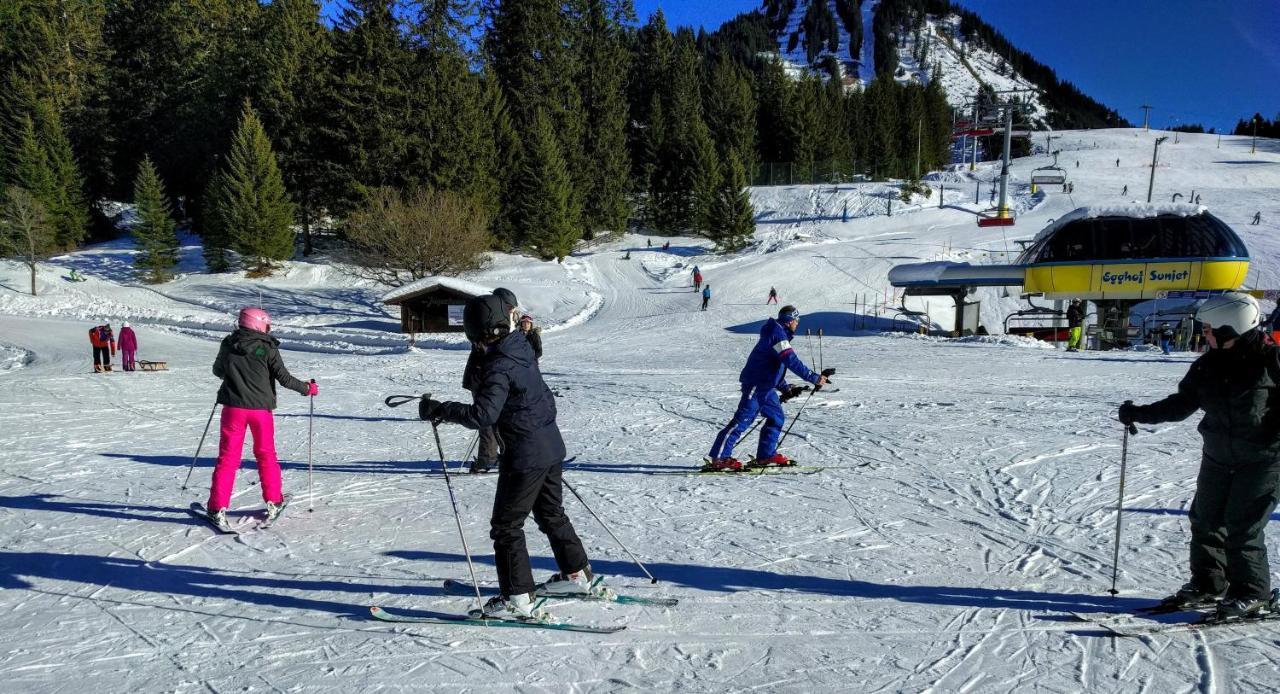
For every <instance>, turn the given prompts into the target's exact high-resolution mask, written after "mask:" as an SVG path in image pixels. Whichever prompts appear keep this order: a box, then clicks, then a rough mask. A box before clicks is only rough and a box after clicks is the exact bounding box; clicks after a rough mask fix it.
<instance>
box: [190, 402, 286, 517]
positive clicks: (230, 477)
mask: <svg viewBox="0 0 1280 694" xmlns="http://www.w3.org/2000/svg"><path fill="white" fill-rule="evenodd" d="M221 429H222V438H221V440H220V441H219V442H218V464H217V465H215V466H214V467H213V484H212V485H211V486H210V487H209V510H211V511H219V510H221V509H224V508H227V507H228V506H230V505H231V490H232V489H233V488H234V487H235V486H236V471H237V470H239V469H240V456H241V451H242V450H243V449H244V432H245V429H248V430H249V431H250V432H252V433H253V457H254V458H256V459H257V461H258V479H259V480H261V481H262V500H263V501H270V502H272V503H277V504H278V503H280V502H281V501H282V500H283V499H284V497H283V496H282V495H281V492H280V463H279V462H278V461H277V459H276V425H275V421H274V420H273V419H272V418H271V410H247V409H244V408H243V407H228V406H226V405H223V407H222V421H221Z"/></svg>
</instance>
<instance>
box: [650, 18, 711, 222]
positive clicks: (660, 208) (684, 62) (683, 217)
mask: <svg viewBox="0 0 1280 694" xmlns="http://www.w3.org/2000/svg"><path fill="white" fill-rule="evenodd" d="M699 68H700V65H699V60H698V53H697V46H696V44H695V42H694V37H693V34H692V32H690V31H688V30H685V29H682V30H681V31H680V33H679V34H678V35H677V36H676V47H675V52H674V54H673V56H672V60H671V70H670V74H669V75H668V77H667V80H668V84H669V92H668V98H667V104H666V107H665V108H664V115H665V117H666V123H665V126H666V127H665V129H666V132H665V137H664V141H663V148H662V150H661V151H660V153H659V157H658V161H657V165H656V172H655V174H656V176H657V179H658V181H659V182H660V187H659V190H660V193H661V195H660V196H659V197H658V200H657V201H656V202H657V205H656V207H657V213H658V220H659V227H660V228H663V229H689V228H693V227H694V226H695V224H696V220H695V218H694V206H693V189H694V178H695V171H696V165H695V162H694V157H695V154H694V152H695V146H694V138H695V137H697V130H698V129H699V128H702V129H703V130H705V127H706V126H705V124H704V123H703V121H702V96H701V93H700V91H699V87H700V84H701V74H700V72H699Z"/></svg>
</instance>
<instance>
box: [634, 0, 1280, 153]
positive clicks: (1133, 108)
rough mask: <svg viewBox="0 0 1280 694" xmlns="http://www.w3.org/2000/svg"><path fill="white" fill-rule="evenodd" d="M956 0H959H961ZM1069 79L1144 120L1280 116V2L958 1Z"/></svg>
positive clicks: (674, 0)
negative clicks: (1145, 112)
mask: <svg viewBox="0 0 1280 694" xmlns="http://www.w3.org/2000/svg"><path fill="white" fill-rule="evenodd" d="M953 1H954V0H953ZM761 4H762V3H761V2H755V1H752V0H635V5H636V14H637V15H638V16H639V18H640V21H641V22H642V23H643V22H644V21H645V20H646V19H647V18H648V16H649V15H650V14H651V13H653V11H654V10H656V9H658V8H659V7H661V8H662V11H663V12H664V13H665V14H666V16H667V23H668V24H670V25H672V26H675V25H692V26H697V25H705V26H706V27H707V28H708V29H714V28H715V27H717V26H719V25H720V23H721V22H724V21H725V20H727V19H729V18H731V17H733V16H734V15H737V14H738V13H740V12H747V11H750V10H752V9H755V8H756V7H759V6H761ZM958 4H960V5H961V6H963V7H966V8H968V9H970V10H973V11H974V12H976V13H977V14H978V16H980V17H982V18H983V19H985V20H986V21H987V23H989V24H991V25H992V26H994V27H995V28H996V30H997V31H999V32H1000V33H1002V34H1004V35H1005V37H1007V38H1008V39H1009V40H1010V41H1011V42H1013V45H1015V46H1017V47H1018V48H1021V49H1022V50H1024V51H1026V52H1027V53H1030V54H1031V55H1032V56H1034V57H1035V58H1036V59H1037V60H1039V61H1040V62H1042V63H1044V64H1045V65H1048V66H1049V67H1051V68H1053V69H1054V70H1055V71H1056V72H1057V73H1058V77H1059V78H1060V79H1065V80H1068V81H1070V82H1073V83H1075V85H1076V86H1077V87H1079V88H1080V89H1081V91H1083V92H1084V93H1086V94H1088V95H1089V96H1092V97H1093V98H1095V99H1098V100H1099V101H1101V102H1102V103H1104V104H1106V105H1107V106H1110V107H1112V108H1114V109H1116V110H1117V111H1119V112H1120V115H1122V116H1124V117H1125V118H1127V119H1129V120H1130V121H1132V122H1134V123H1137V124H1141V122H1142V109H1140V108H1138V107H1139V106H1140V105H1142V104H1144V103H1145V104H1151V105H1152V106H1153V107H1155V108H1153V109H1152V112H1151V120H1152V125H1159V126H1167V125H1174V124H1177V123H1196V122H1198V123H1203V124H1204V125H1205V126H1206V127H1215V126H1216V127H1218V128H1219V129H1221V128H1224V127H1227V128H1230V127H1233V126H1234V125H1235V122H1236V120H1237V119H1239V118H1243V117H1246V116H1248V115H1251V114H1253V112H1254V111H1261V112H1262V113H1263V115H1266V116H1268V117H1274V116H1275V115H1276V114H1277V113H1280V0H1050V2H1039V1H1036V0H958Z"/></svg>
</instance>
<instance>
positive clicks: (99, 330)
mask: <svg viewBox="0 0 1280 694" xmlns="http://www.w3.org/2000/svg"><path fill="white" fill-rule="evenodd" d="M89 344H90V345H92V346H93V371H94V373H102V372H103V371H110V370H111V355H113V354H115V353H116V336H115V335H113V334H112V333H111V325H110V324H109V323H108V322H107V321H105V320H104V321H102V324H101V325H98V326H95V327H92V328H89Z"/></svg>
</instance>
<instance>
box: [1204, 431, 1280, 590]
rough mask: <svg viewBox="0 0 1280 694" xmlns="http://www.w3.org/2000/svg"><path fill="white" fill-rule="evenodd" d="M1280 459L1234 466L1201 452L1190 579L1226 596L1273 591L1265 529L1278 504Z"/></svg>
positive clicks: (1206, 588)
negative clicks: (1273, 461) (1246, 465)
mask: <svg viewBox="0 0 1280 694" xmlns="http://www.w3.org/2000/svg"><path fill="white" fill-rule="evenodd" d="M1278 485H1280V461H1277V462H1276V463H1273V464H1269V465H1252V466H1248V467H1241V468H1233V467H1228V466H1225V465H1222V464H1220V463H1218V462H1216V461H1213V460H1212V459H1210V458H1209V457H1207V456H1206V457H1205V458H1204V459H1203V461H1202V462H1201V463H1200V474H1199V476H1198V477H1197V479H1196V496H1195V499H1194V500H1193V501H1192V502H1191V513H1190V516H1191V581H1192V583H1194V584H1195V585H1196V587H1198V588H1199V589H1201V590H1206V591H1212V592H1215V593H1220V592H1222V591H1224V590H1225V591H1227V596H1228V597H1230V598H1243V599H1252V598H1262V597H1266V596H1267V595H1269V594H1270V592H1271V570H1270V568H1269V567H1268V565H1267V543H1266V537H1265V536H1264V534H1263V530H1264V529H1265V528H1266V525H1267V522H1268V521H1270V520H1271V512H1272V511H1274V510H1275V508H1276V500H1277V486H1278Z"/></svg>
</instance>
